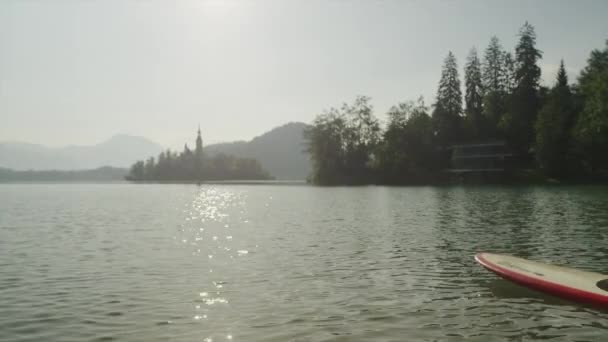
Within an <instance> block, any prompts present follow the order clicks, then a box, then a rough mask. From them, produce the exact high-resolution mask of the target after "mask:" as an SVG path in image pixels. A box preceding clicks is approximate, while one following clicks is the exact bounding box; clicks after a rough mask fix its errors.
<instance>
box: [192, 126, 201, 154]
mask: <svg viewBox="0 0 608 342" xmlns="http://www.w3.org/2000/svg"><path fill="white" fill-rule="evenodd" d="M194 151H195V153H196V155H199V156H200V155H202V154H203V138H202V137H201V125H200V124H199V125H198V133H197V135H196V149H195V150H194Z"/></svg>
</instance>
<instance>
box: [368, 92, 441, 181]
mask: <svg viewBox="0 0 608 342" xmlns="http://www.w3.org/2000/svg"><path fill="white" fill-rule="evenodd" d="M388 116H389V124H388V127H387V129H386V131H385V132H384V139H383V142H382V144H381V146H380V148H379V153H378V168H379V170H380V175H381V177H382V178H381V179H382V182H384V183H389V184H420V183H429V182H431V181H432V180H433V179H436V176H437V172H438V165H437V156H436V148H435V145H434V141H433V138H434V132H433V124H432V120H431V117H430V116H429V115H428V108H427V107H426V106H425V105H424V101H423V99H422V98H420V99H419V100H418V102H417V103H413V102H406V103H400V104H398V105H397V106H394V107H392V108H391V109H390V110H389V112H388Z"/></svg>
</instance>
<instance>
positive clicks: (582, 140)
mask: <svg viewBox="0 0 608 342" xmlns="http://www.w3.org/2000/svg"><path fill="white" fill-rule="evenodd" d="M579 87H580V95H581V97H582V99H583V105H582V106H583V108H582V111H581V113H580V115H579V117H578V120H577V123H576V128H575V140H576V142H577V148H578V149H579V150H580V151H581V154H582V155H583V158H584V164H585V166H586V168H587V171H588V172H590V173H591V174H592V175H599V174H600V173H602V172H606V171H608V153H607V151H608V41H606V46H605V47H604V49H603V50H593V51H592V52H591V56H590V57H589V59H588V61H587V66H586V67H585V69H583V71H582V72H581V76H580V78H579Z"/></svg>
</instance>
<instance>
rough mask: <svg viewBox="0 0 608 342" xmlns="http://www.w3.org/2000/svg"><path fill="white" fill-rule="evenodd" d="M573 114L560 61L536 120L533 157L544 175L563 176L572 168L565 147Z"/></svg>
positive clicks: (568, 142)
mask: <svg viewBox="0 0 608 342" xmlns="http://www.w3.org/2000/svg"><path fill="white" fill-rule="evenodd" d="M574 114H575V113H574V100H573V96H572V92H571V90H570V86H569V85H568V76H567V75H566V69H565V67H564V62H563V61H562V62H561V64H560V68H559V71H558V73H557V80H556V83H555V86H554V87H553V88H552V89H551V92H550V93H549V95H548V98H547V100H546V102H545V104H544V106H543V107H542V109H541V110H540V112H539V114H538V120H537V121H536V160H537V161H538V163H539V165H540V167H541V169H542V171H543V172H544V173H545V174H547V175H548V176H551V177H564V176H566V175H567V174H568V173H569V171H572V169H573V166H574V165H573V164H574V161H573V158H572V155H571V151H569V148H570V146H571V143H570V138H571V136H572V129H573V126H574V119H575V117H574Z"/></svg>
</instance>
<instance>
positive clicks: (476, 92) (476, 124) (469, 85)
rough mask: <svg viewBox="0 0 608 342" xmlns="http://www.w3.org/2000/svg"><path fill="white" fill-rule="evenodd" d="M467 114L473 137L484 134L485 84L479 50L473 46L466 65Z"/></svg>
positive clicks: (479, 136) (465, 99)
mask: <svg viewBox="0 0 608 342" xmlns="http://www.w3.org/2000/svg"><path fill="white" fill-rule="evenodd" d="M464 84H465V95H464V102H465V115H466V120H467V126H468V128H469V132H470V135H471V137H472V138H474V139H479V138H481V137H482V135H483V123H482V119H483V84H482V80H481V63H480V61H479V57H478V56H477V50H476V49H475V48H472V49H471V51H470V52H469V55H468V57H467V62H466V64H465V67H464Z"/></svg>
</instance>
